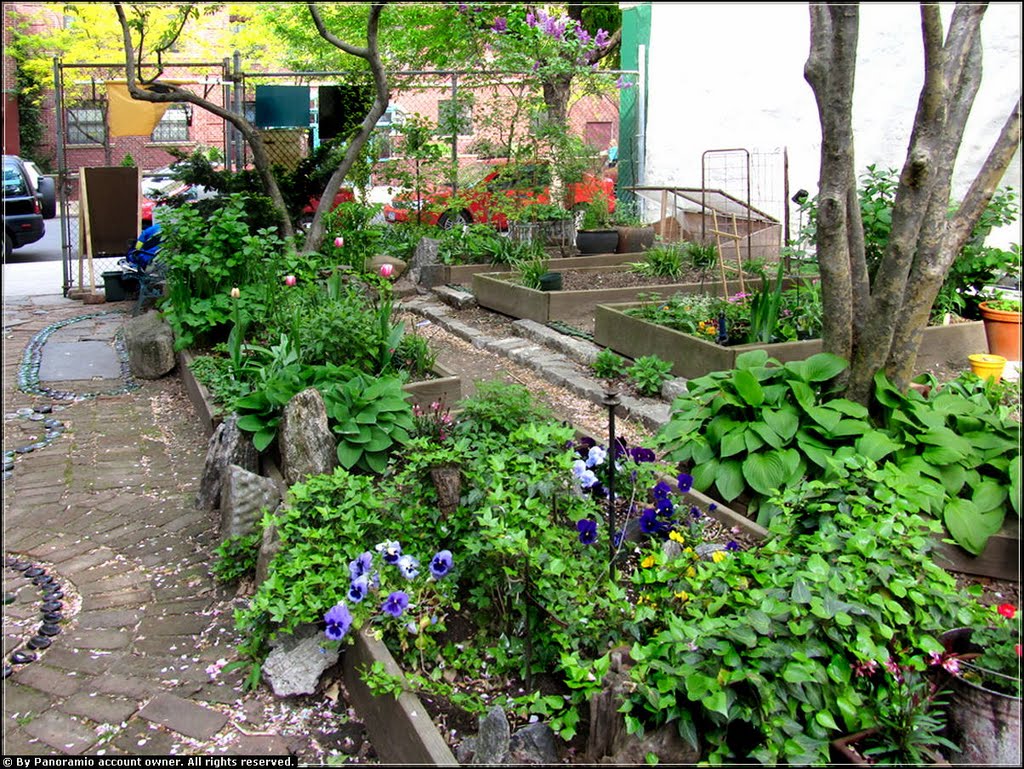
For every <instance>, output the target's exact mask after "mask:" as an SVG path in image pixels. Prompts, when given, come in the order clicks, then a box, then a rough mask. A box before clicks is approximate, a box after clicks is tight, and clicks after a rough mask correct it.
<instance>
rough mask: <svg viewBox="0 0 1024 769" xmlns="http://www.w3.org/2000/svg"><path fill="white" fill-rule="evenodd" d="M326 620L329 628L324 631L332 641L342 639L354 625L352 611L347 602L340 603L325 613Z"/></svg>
mask: <svg viewBox="0 0 1024 769" xmlns="http://www.w3.org/2000/svg"><path fill="white" fill-rule="evenodd" d="M324 622H326V623H327V629H326V630H325V631H324V633H325V634H326V635H327V637H328V638H330V639H331V640H332V641H340V640H341V639H342V638H344V637H345V634H346V633H348V630H349V628H350V627H352V612H350V611H349V610H348V607H347V606H346V605H345V604H343V603H339V604H337V605H336V606H333V607H331V609H330V610H329V611H328V612H327V614H325V615H324Z"/></svg>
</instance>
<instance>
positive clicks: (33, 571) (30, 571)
mask: <svg viewBox="0 0 1024 769" xmlns="http://www.w3.org/2000/svg"><path fill="white" fill-rule="evenodd" d="M43 574H46V570H45V569H40V568H39V567H38V566H32V567H31V568H27V567H26V569H25V576H26V577H28V578H29V579H33V578H35V577H39V576H42V575H43Z"/></svg>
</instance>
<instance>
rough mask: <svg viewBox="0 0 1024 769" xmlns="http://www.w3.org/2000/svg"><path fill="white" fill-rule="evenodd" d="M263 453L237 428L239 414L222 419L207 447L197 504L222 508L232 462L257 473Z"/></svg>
mask: <svg viewBox="0 0 1024 769" xmlns="http://www.w3.org/2000/svg"><path fill="white" fill-rule="evenodd" d="M259 464H260V455H259V452H258V451H256V447H255V446H253V445H252V440H251V439H250V438H249V436H248V435H246V434H245V433H243V432H242V431H241V430H240V429H238V416H237V415H236V414H232V415H231V416H230V417H228V418H227V419H225V420H224V421H223V422H221V423H220V424H219V425H218V426H217V429H216V430H214V431H213V435H212V436H210V443H209V445H208V447H207V449H206V464H205V465H204V466H203V478H202V480H201V481H200V483H199V494H198V495H197V496H196V507H197V508H199V509H200V510H204V511H210V510H216V509H217V508H218V507H220V490H221V484H222V481H223V478H224V477H225V475H226V473H227V468H228V466H229V465H238V466H239V467H241V468H243V469H245V470H248V471H249V472H252V473H255V472H256V471H257V470H258V469H259Z"/></svg>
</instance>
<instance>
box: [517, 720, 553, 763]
mask: <svg viewBox="0 0 1024 769" xmlns="http://www.w3.org/2000/svg"><path fill="white" fill-rule="evenodd" d="M509 757H510V760H509V763H512V764H544V765H554V764H557V763H558V750H557V749H556V747H555V733H554V731H553V730H552V729H551V727H550V726H548V725H547V724H545V723H536V724H528V725H527V726H524V727H523V728H522V729H520V730H519V731H518V732H516V733H515V734H513V735H512V738H511V740H510V741H509Z"/></svg>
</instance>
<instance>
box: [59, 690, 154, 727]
mask: <svg viewBox="0 0 1024 769" xmlns="http://www.w3.org/2000/svg"><path fill="white" fill-rule="evenodd" d="M60 709H61V710H62V711H63V712H64V713H67V714H68V715H71V716H84V717H85V718H88V719H89V720H90V721H95V722H96V723H100V724H120V723H121V722H122V721H127V720H128V718H129V717H130V716H131V715H132V714H133V713H135V712H136V711H137V710H138V709H139V705H138V703H137V702H136V701H135V700H134V699H129V698H127V697H110V696H106V695H103V694H96V693H92V694H84V693H82V692H79V693H78V694H76V695H74V696H73V697H70V698H69V699H67V700H66V701H65V702H64V704H63V705H61V706H60Z"/></svg>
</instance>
